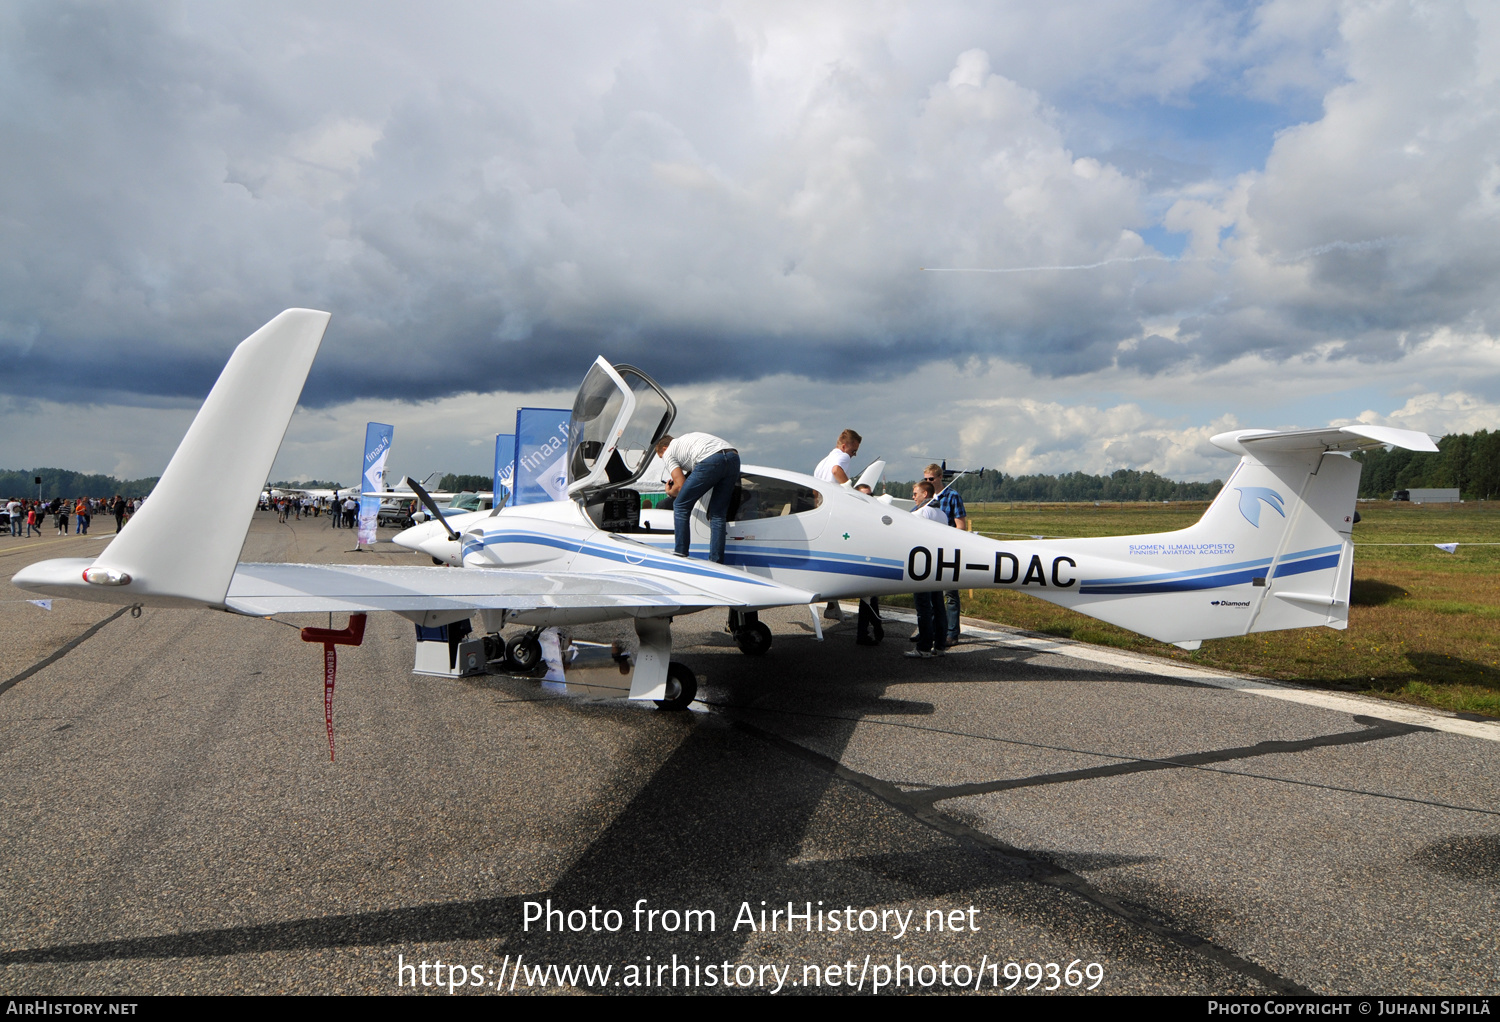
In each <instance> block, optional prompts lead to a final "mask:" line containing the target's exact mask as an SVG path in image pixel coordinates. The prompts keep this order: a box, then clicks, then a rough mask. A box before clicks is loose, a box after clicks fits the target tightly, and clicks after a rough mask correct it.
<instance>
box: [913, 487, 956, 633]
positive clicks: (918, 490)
mask: <svg viewBox="0 0 1500 1022" xmlns="http://www.w3.org/2000/svg"><path fill="white" fill-rule="evenodd" d="M935 489H936V487H934V486H933V485H932V480H930V479H923V480H920V481H919V482H918V483H917V484H916V485H915V486H913V487H912V488H911V499H912V503H914V504H915V505H916V507H914V508H912V509H911V513H912V514H914V515H916V516H917V517H918V518H926V519H928V520H929V521H933V522H937V523H939V524H942V525H946V524H947V523H948V516H947V515H946V514H944V513H943V509H942V508H940V507H938V505H937V504H936V503H935V502H934V501H933V499H932V494H933V491H934V490H935ZM912 601H913V602H914V603H915V604H916V606H917V636H916V638H917V648H916V649H909V650H907V651H906V654H905V655H906V656H909V657H912V658H913V659H921V660H927V659H930V658H932V657H935V656H942V655H943V650H945V649H947V648H948V644H947V643H945V642H944V641H943V636H944V635H946V634H947V624H946V622H945V621H944V619H943V613H942V610H943V594H942V593H913V594H912Z"/></svg>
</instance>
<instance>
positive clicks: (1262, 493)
mask: <svg viewBox="0 0 1500 1022" xmlns="http://www.w3.org/2000/svg"><path fill="white" fill-rule="evenodd" d="M1235 489H1236V490H1238V491H1239V494H1240V514H1242V515H1244V516H1245V521H1247V522H1249V523H1250V524H1251V525H1253V526H1255V527H1256V528H1257V529H1258V528H1260V502H1261V501H1265V502H1266V503H1267V504H1269V505H1270V506H1271V510H1272V511H1275V512H1276V513H1277V514H1279V515H1280V516H1281V517H1283V518H1285V517H1286V511H1285V510H1283V507H1284V505H1283V503H1282V500H1281V494H1279V493H1277V492H1276V491H1275V490H1272V489H1269V488H1267V487H1265V486H1236V487H1235Z"/></svg>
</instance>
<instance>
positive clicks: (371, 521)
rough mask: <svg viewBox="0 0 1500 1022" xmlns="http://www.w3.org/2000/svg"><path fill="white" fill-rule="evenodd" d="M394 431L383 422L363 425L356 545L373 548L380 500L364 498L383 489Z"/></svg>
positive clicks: (393, 427)
mask: <svg viewBox="0 0 1500 1022" xmlns="http://www.w3.org/2000/svg"><path fill="white" fill-rule="evenodd" d="M395 435H396V427H395V426H390V425H387V424H386V423H384V422H371V423H367V424H366V425H365V459H364V461H363V462H362V463H361V464H360V467H359V489H360V498H359V542H360V543H368V544H370V545H372V546H373V545H374V543H375V527H376V525H377V524H378V521H379V518H380V498H379V497H368V496H365V494H367V493H370V492H372V491H375V492H378V491H380V490H384V489H385V488H386V485H385V460H386V458H388V457H389V456H390V453H391V438H392V437H394V436H395Z"/></svg>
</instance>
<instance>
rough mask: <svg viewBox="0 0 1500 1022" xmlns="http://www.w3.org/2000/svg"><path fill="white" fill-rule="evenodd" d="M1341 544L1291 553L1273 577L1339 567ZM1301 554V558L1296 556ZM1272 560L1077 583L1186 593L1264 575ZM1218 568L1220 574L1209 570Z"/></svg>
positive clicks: (1114, 590) (1099, 589) (1104, 590)
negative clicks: (1227, 569)
mask: <svg viewBox="0 0 1500 1022" xmlns="http://www.w3.org/2000/svg"><path fill="white" fill-rule="evenodd" d="M1342 550H1343V547H1342V546H1329V547H1319V548H1317V549H1315V550H1302V551H1299V552H1297V553H1295V554H1290V555H1288V556H1287V558H1285V559H1283V560H1282V561H1281V562H1280V563H1279V564H1277V565H1276V569H1275V571H1273V572H1271V577H1272V578H1281V577H1282V576H1284V575H1301V574H1304V573H1305V572H1309V571H1321V570H1322V569H1324V568H1333V567H1337V566H1338V563H1339V555H1340V552H1341V551H1342ZM1293 558H1301V560H1293ZM1270 563H1271V559H1270V558H1269V557H1267V558H1265V559H1264V560H1259V561H1241V562H1240V563H1239V564H1235V565H1230V566H1229V567H1230V569H1231V570H1229V571H1224V570H1223V567H1222V566H1221V567H1219V568H1195V569H1192V570H1190V571H1181V572H1167V573H1164V574H1161V575H1154V576H1153V575H1143V576H1138V578H1139V581H1137V580H1136V579H1124V578H1121V579H1098V580H1097V581H1092V582H1085V583H1083V584H1082V585H1080V586H1079V587H1078V591H1079V592H1080V593H1085V594H1099V595H1109V594H1114V595H1119V594H1125V593H1185V592H1193V591H1195V590H1198V589H1219V588H1223V587H1225V586H1235V585H1244V584H1245V583H1246V582H1250V581H1252V580H1253V579H1255V578H1259V577H1264V576H1263V574H1262V573H1263V572H1264V570H1265V568H1266V567H1267V566H1268V565H1269V564H1270ZM1213 571H1217V572H1219V574H1208V572H1213Z"/></svg>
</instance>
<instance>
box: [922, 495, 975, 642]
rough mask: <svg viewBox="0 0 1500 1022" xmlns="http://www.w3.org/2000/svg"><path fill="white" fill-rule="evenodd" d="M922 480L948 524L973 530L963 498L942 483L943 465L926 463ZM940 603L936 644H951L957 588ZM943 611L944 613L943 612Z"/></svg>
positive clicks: (955, 625) (956, 616)
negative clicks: (928, 484) (933, 494)
mask: <svg viewBox="0 0 1500 1022" xmlns="http://www.w3.org/2000/svg"><path fill="white" fill-rule="evenodd" d="M922 480H923V481H924V482H929V483H931V484H932V487H933V489H934V490H937V496H936V497H935V498H934V499H933V503H934V504H935V505H937V506H938V507H939V508H941V509H942V511H943V514H944V516H945V517H946V518H947V519H948V524H949V525H951V526H953V527H954V528H955V529H962V530H963V531H964V532H971V531H973V528H974V527H973V526H972V525H970V524H969V512H968V509H967V508H965V507H964V499H963V498H962V497H960V496H959V495H958V491H956V490H954V489H953V487H951V486H944V485H943V466H941V465H928V466H927V468H926V469H925V470H924V471H923V473H922ZM955 556H956V555H955ZM942 603H943V604H945V605H946V606H942V605H940V606H939V607H938V620H939V623H940V624H944V625H946V627H944V628H939V629H938V640H937V644H938V645H939V646H951V645H953V644H954V643H956V642H957V641H958V619H959V605H958V590H957V589H949V590H948V591H947V592H945V593H943V600H942ZM944 611H946V614H944V613H943V612H944Z"/></svg>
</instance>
